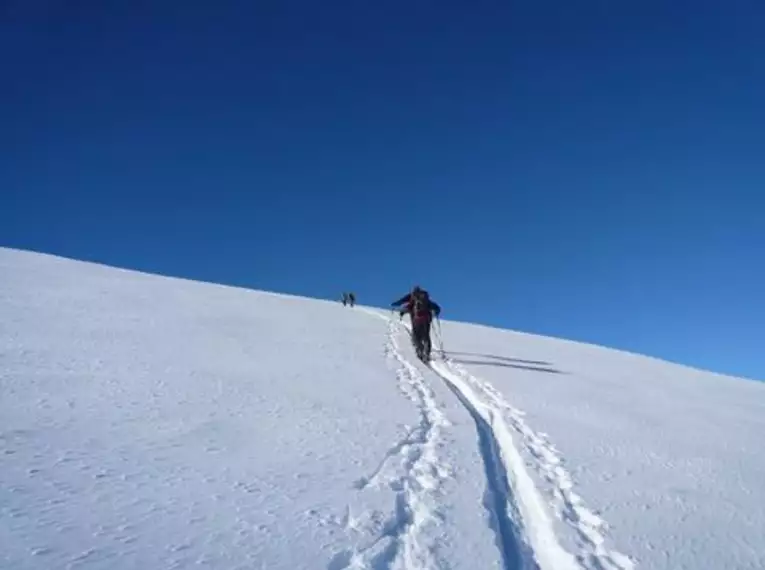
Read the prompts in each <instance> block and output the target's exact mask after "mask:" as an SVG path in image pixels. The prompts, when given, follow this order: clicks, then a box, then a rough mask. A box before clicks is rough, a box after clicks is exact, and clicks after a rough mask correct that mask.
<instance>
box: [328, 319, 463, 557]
mask: <svg viewBox="0 0 765 570" xmlns="http://www.w3.org/2000/svg"><path fill="white" fill-rule="evenodd" d="M385 320H386V321H389V320H388V319H385ZM397 330H398V328H397V326H396V324H395V323H394V322H393V321H389V324H388V333H387V336H386V344H385V352H386V355H387V356H388V358H390V359H391V360H392V361H393V363H394V364H395V368H396V377H397V380H398V387H399V389H400V390H401V392H402V393H403V394H404V395H405V396H406V397H407V398H408V399H409V400H411V401H412V403H413V404H414V405H415V406H416V408H417V411H418V416H419V417H418V422H417V424H416V425H415V426H414V427H411V428H409V429H408V431H407V433H406V434H405V435H404V437H403V438H402V439H401V441H399V442H397V443H396V444H395V445H393V446H392V447H391V448H390V449H389V450H388V452H387V453H386V454H385V456H384V457H383V459H382V461H381V462H380V464H379V465H378V466H377V467H376V468H375V469H374V470H373V472H372V473H370V474H369V475H368V476H366V477H362V478H361V479H359V480H358V481H356V483H355V485H354V486H355V487H356V489H358V490H364V489H367V488H370V487H380V486H384V485H387V486H388V488H390V489H391V490H392V491H393V492H394V493H395V504H394V508H393V513H392V514H391V515H390V517H388V518H387V519H386V520H384V521H382V522H381V523H378V522H376V521H375V520H374V519H376V518H379V517H377V513H373V514H372V516H371V519H372V520H371V525H372V526H373V527H375V526H376V527H378V528H377V532H376V536H373V537H372V539H371V541H367V544H365V545H362V546H358V547H356V548H353V549H350V550H346V551H343V552H340V553H338V554H337V555H335V557H334V558H333V559H332V561H331V562H330V564H329V567H328V569H329V570H342V569H345V568H353V569H356V568H358V569H362V568H368V569H371V570H383V569H388V568H395V569H398V568H400V569H406V570H427V569H430V568H438V567H439V566H440V565H439V562H438V560H437V556H436V547H437V544H435V543H434V542H435V541H433V540H429V536H428V533H427V528H428V526H430V525H431V524H433V523H435V522H437V521H438V520H439V519H440V518H441V516H440V514H439V509H438V504H439V500H438V499H439V491H440V487H441V483H442V482H443V481H444V480H445V479H446V478H447V477H448V476H449V475H450V468H449V465H448V464H446V463H445V462H444V461H443V460H442V459H441V458H439V455H438V449H439V446H440V445H441V441H442V440H441V433H442V430H443V428H445V427H447V426H448V425H449V422H448V420H447V419H446V416H445V415H444V412H443V411H442V409H441V408H440V407H439V405H438V403H437V402H436V399H435V395H434V393H433V390H432V389H431V388H430V386H429V385H428V383H427V382H426V380H425V378H424V377H423V375H422V374H421V373H420V371H419V370H418V369H417V368H416V367H415V366H414V365H413V364H411V363H410V362H409V361H408V360H407V359H406V358H405V357H404V355H403V354H402V352H401V350H400V346H399V341H398V339H397V338H396V336H397V334H396V333H397ZM396 461H397V462H398V464H397V465H394V466H391V465H390V464H391V463H395V462H396ZM391 471H393V472H394V474H393V475H391ZM345 518H346V520H345V523H346V528H350V529H355V528H357V527H358V526H369V524H370V523H369V522H367V523H366V524H365V521H359V520H354V519H353V518H352V517H351V515H350V512H348V513H347V514H346V517H345ZM368 518H369V517H368Z"/></svg>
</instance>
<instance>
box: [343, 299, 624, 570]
mask: <svg viewBox="0 0 765 570" xmlns="http://www.w3.org/2000/svg"><path fill="white" fill-rule="evenodd" d="M368 312H369V313H370V315H372V316H375V317H379V318H381V319H383V320H385V321H386V322H387V323H388V331H387V335H386V347H385V350H386V354H387V355H388V357H389V358H391V359H392V360H393V361H394V363H395V365H396V376H397V379H398V387H399V389H400V390H401V392H402V393H403V394H404V395H405V396H406V397H407V398H408V399H409V400H411V401H412V402H413V403H414V404H415V406H416V407H417V410H418V412H419V422H418V424H417V425H415V426H414V427H412V428H410V429H409V430H408V432H407V433H406V434H405V435H404V437H403V438H402V439H401V441H399V442H398V443H396V444H395V445H394V446H392V447H391V448H390V449H389V450H388V452H387V453H386V454H385V456H384V457H383V459H382V460H381V462H380V464H379V465H378V466H377V467H376V468H375V469H374V470H373V471H372V472H371V473H370V474H369V475H368V476H367V477H363V478H361V479H359V480H358V481H357V482H356V485H355V486H356V488H357V489H359V490H364V489H367V488H369V487H379V486H381V485H384V484H386V483H387V485H388V486H389V487H390V489H392V490H393V491H394V492H395V507H394V512H393V514H392V515H391V516H390V518H388V519H387V520H386V521H385V522H383V523H380V524H376V523H375V521H374V520H373V521H372V526H373V527H377V528H378V531H377V532H376V533H372V534H373V537H372V539H371V540H368V541H367V544H366V545H364V546H360V547H357V548H353V549H349V550H345V551H343V552H340V553H338V554H337V555H336V556H335V557H334V558H333V560H332V562H331V563H330V565H329V567H328V570H344V569H370V570H384V569H402V570H428V569H431V568H440V567H442V566H444V563H443V561H439V560H438V559H437V556H436V548H437V544H435V541H434V539H433V538H432V535H431V536H428V533H427V532H425V531H426V529H427V527H428V525H429V524H431V523H433V522H434V521H438V520H439V518H440V514H439V507H438V499H439V494H440V487H441V483H442V482H443V481H444V479H445V478H446V477H448V476H449V472H450V468H449V466H448V465H447V464H445V463H444V462H443V460H441V459H440V458H439V457H438V453H437V452H438V448H439V446H440V445H441V442H442V438H441V432H442V430H443V429H444V428H445V427H447V426H449V425H450V424H449V422H448V421H447V419H446V417H445V415H444V412H443V410H442V409H441V408H440V407H439V405H438V404H437V402H436V399H435V395H434V393H433V390H432V389H431V387H430V386H429V385H428V383H427V381H426V379H425V377H424V376H423V375H422V373H421V372H420V371H419V370H418V368H417V367H416V366H415V365H413V364H412V363H411V362H409V361H408V360H407V359H406V357H405V356H404V355H403V353H402V352H401V350H400V346H399V341H398V339H397V332H398V331H401V330H406V327H405V326H403V325H400V324H398V323H397V322H395V321H394V320H393V319H389V318H387V317H385V316H384V315H381V314H379V313H375V312H372V311H368ZM430 368H431V370H432V371H433V372H434V373H435V374H437V375H438V376H439V377H440V378H441V380H443V381H444V383H445V384H446V386H447V387H448V388H449V390H450V391H451V392H452V393H453V394H454V395H455V397H456V398H457V400H458V401H459V402H460V404H461V405H462V406H463V407H464V408H465V410H466V411H467V412H468V413H469V414H470V416H471V417H472V419H473V421H474V423H475V427H476V432H477V436H478V451H479V455H480V457H481V461H482V462H483V467H484V474H485V477H486V490H485V493H484V498H483V506H484V508H485V509H486V511H487V518H488V524H489V527H490V528H491V530H492V532H493V533H494V536H495V543H496V545H497V548H498V550H499V552H500V556H501V563H502V570H633V569H634V568H635V564H634V562H633V561H632V560H631V559H630V558H629V557H627V556H625V555H623V554H621V553H619V552H616V551H614V550H610V549H609V548H608V547H607V546H606V530H607V525H606V523H605V521H603V520H602V519H601V518H600V517H599V516H598V515H597V514H595V513H594V512H593V511H591V510H590V509H589V508H588V507H587V506H586V505H585V504H584V501H583V500H582V499H581V497H579V496H578V495H577V494H576V493H575V492H574V488H573V480H572V478H571V476H570V475H569V473H568V472H567V471H566V469H565V468H564V462H563V458H562V456H561V455H560V453H559V452H558V451H557V449H556V448H555V446H554V445H553V444H552V443H551V442H550V441H549V440H548V438H547V436H546V435H545V434H541V433H537V432H534V431H533V430H532V429H531V428H530V427H529V426H528V424H527V423H526V422H525V420H524V414H523V412H521V411H519V410H517V409H516V408H514V407H513V406H511V405H510V404H509V403H508V402H507V401H506V400H505V399H504V397H503V396H502V394H500V393H499V392H498V391H497V390H496V389H494V387H493V386H492V385H491V384H489V383H488V382H486V381H484V380H481V379H480V378H477V377H476V376H473V375H472V374H470V373H469V372H468V371H467V370H466V369H465V368H464V367H462V366H460V365H459V364H456V363H455V362H453V361H451V360H449V359H448V358H444V359H443V360H442V361H436V362H431V364H430ZM516 439H518V441H519V442H520V444H519V445H518V446H516V441H515V440H516ZM520 450H523V451H525V452H526V453H527V454H528V457H530V458H531V459H532V460H531V461H530V464H529V465H527V462H526V460H525V459H524V457H523V456H522V454H521V451H520ZM396 459H398V460H399V461H400V465H399V469H398V471H397V476H396V477H392V478H391V477H390V476H389V472H390V470H391V469H390V463H391V462H393V461H395V460H396ZM529 467H531V468H532V469H535V470H536V472H537V473H539V474H540V475H541V476H542V478H543V479H544V480H545V481H546V482H547V483H548V484H549V485H550V487H551V489H552V493H551V499H550V500H548V501H545V499H544V498H543V495H542V493H541V492H540V490H539V489H538V488H537V486H536V485H535V483H534V480H533V478H532V476H531V474H530V472H529ZM550 506H552V509H553V512H554V514H555V515H556V516H557V517H558V519H560V520H562V521H564V522H565V523H566V524H567V525H569V526H570V527H571V528H572V529H573V531H574V534H575V536H576V543H577V552H576V554H572V553H570V552H568V551H567V550H566V549H564V548H563V546H562V545H561V544H560V543H559V541H558V537H557V535H556V533H555V530H554V526H553V521H552V519H551V517H550V515H549V514H548V509H549V507H550ZM378 514H379V513H373V514H372V516H371V518H372V519H376V518H379V517H377V515H378ZM367 518H369V517H367ZM345 526H346V528H349V529H357V528H358V527H359V526H362V527H364V526H368V524H365V522H364V521H359V520H355V519H353V517H351V515H350V511H348V512H347V513H346V516H345ZM446 566H448V565H446Z"/></svg>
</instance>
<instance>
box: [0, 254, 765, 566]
mask: <svg viewBox="0 0 765 570" xmlns="http://www.w3.org/2000/svg"><path fill="white" fill-rule="evenodd" d="M397 294H400V292H399V291H392V292H391V297H392V298H393V297H395V296H396V295H397ZM445 310H446V311H447V312H448V307H446V308H445ZM0 316H1V317H2V318H1V319H0V521H2V524H0V568H13V569H49V568H71V569H79V568H88V569H107V568H108V569H110V570H112V569H114V570H123V569H128V568H130V569H132V568H137V567H145V568H152V569H165V568H167V569H171V568H179V569H180V568H215V569H224V568H225V569H227V570H228V569H245V568H247V569H260V568H268V569H277V570H281V569H284V570H287V569H290V570H292V569H296V568H322V569H328V570H341V569H344V568H349V569H353V568H369V569H373V570H380V569H385V568H392V569H411V570H419V569H428V568H449V569H453V570H459V569H475V568H481V569H488V568H495V569H502V570H510V569H524V570H525V569H538V570H553V569H554V570H559V569H560V570H567V569H571V570H580V569H593V570H594V569H600V570H628V569H632V568H635V569H637V568H650V569H651V570H676V569H685V568H687V569H691V568H693V569H699V568H737V569H738V568H740V569H749V568H751V569H754V568H758V569H759V568H763V567H765V535H763V533H762V529H763V528H765V485H762V481H763V480H765V459H763V457H762V454H761V453H760V449H761V434H762V433H763V431H764V430H763V428H765V385H763V384H761V383H758V382H753V381H749V380H745V379H737V378H730V377H726V376H721V375H716V374H712V373H708V372H703V371H699V370H694V369H690V368H686V367H683V366H679V365H676V364H670V363H667V362H662V361H659V360H655V359H651V358H647V357H643V356H638V355H634V354H628V353H624V352H619V351H614V350H609V349H605V348H602V347H596V346H591V345H585V344H579V343H574V342H569V341H564V340H557V339H551V338H544V337H538V336H533V335H526V334H521V333H514V332H510V331H502V330H498V329H492V328H488V327H482V326H478V325H469V324H463V323H453V322H444V323H443V335H442V336H441V335H438V334H437V332H438V331H436V336H437V337H439V339H440V340H442V341H443V343H444V348H445V349H446V351H445V353H444V356H443V358H442V357H441V356H440V355H439V356H438V357H437V358H436V359H435V360H434V362H433V363H432V364H431V366H426V365H424V364H422V363H420V362H419V361H417V360H416V359H415V358H414V354H413V351H412V349H411V346H410V344H409V342H408V337H407V335H408V333H407V329H406V326H407V325H406V321H404V322H403V323H402V322H400V321H399V319H398V316H395V317H392V316H391V315H390V314H389V313H387V312H386V311H381V310H376V309H370V308H365V307H356V308H353V309H351V308H344V307H342V305H340V304H339V303H331V302H326V301H317V300H310V299H302V298H296V297H290V296H285V295H277V294H270V293H263V292H257V291H248V290H243V289H236V288H231V287H224V286H219V285H214V284H206V283H198V282H192V281H185V280H179V279H170V278H165V277H159V276H153V275H147V274H142V273H137V272H131V271H126V270H121V269H114V268H109V267H105V266H100V265H95V264H89V263H82V262H77V261H72V260H67V259H62V258H57V257H52V256H47V255H41V254H34V253H29V252H22V251H16V250H10V249H0Z"/></svg>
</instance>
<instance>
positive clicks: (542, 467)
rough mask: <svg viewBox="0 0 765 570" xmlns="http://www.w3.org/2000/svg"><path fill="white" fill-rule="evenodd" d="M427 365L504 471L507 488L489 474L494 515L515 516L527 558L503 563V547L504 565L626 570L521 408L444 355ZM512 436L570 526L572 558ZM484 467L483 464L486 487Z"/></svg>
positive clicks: (625, 560) (487, 458)
mask: <svg viewBox="0 0 765 570" xmlns="http://www.w3.org/2000/svg"><path fill="white" fill-rule="evenodd" d="M431 367H432V369H433V370H434V372H436V373H437V374H438V375H439V376H441V378H442V379H443V380H444V381H445V382H446V383H447V385H448V386H449V387H450V388H451V390H452V391H453V392H454V393H455V395H456V396H457V397H458V398H459V399H460V401H461V402H462V403H463V405H464V406H465V408H466V409H467V410H468V412H470V414H471V415H472V416H473V419H474V420H475V422H476V427H477V429H478V431H479V439H481V440H484V439H485V440H488V441H490V442H491V445H487V446H485V445H483V444H482V445H481V447H482V450H481V451H482V456H483V457H484V462H485V463H486V464H487V465H498V466H500V471H501V470H502V469H504V471H505V473H506V475H507V480H508V482H509V486H508V489H507V491H505V489H503V488H502V486H501V475H502V473H501V472H500V473H499V477H497V476H496V475H495V481H500V482H499V483H494V491H493V493H494V496H495V505H496V509H495V511H497V512H495V513H494V516H495V518H496V519H497V520H499V521H501V520H502V516H510V518H512V516H514V515H519V518H518V520H517V521H516V522H515V523H512V521H511V522H509V523H508V524H511V525H512V524H514V525H515V526H517V527H521V528H520V529H519V532H520V536H525V539H526V540H527V541H528V544H529V547H530V549H531V553H533V560H532V557H529V556H528V552H524V551H523V549H521V550H519V551H517V552H515V554H517V555H518V556H519V557H520V558H519V562H520V564H518V565H516V566H512V565H509V566H508V565H507V562H508V558H509V556H510V554H512V553H511V552H506V551H504V550H503V557H504V558H505V561H506V568H535V567H538V568H540V570H548V569H549V570H552V569H555V570H557V569H562V568H563V569H586V570H632V569H633V568H634V567H635V565H634V562H633V561H632V560H631V559H630V558H629V557H627V556H625V555H623V554H621V553H619V552H616V551H613V550H609V549H608V548H607V547H606V536H605V533H606V523H605V521H603V520H602V519H601V518H600V517H599V516H598V515H596V514H595V513H594V512H592V511H591V510H590V509H589V508H587V506H586V505H585V504H584V501H583V500H582V499H581V497H579V496H578V495H577V494H576V493H575V492H574V490H573V481H572V479H571V476H570V475H569V474H568V472H567V471H566V470H565V468H564V467H563V459H562V457H561V455H560V453H559V452H558V451H557V450H556V448H555V446H554V445H553V444H552V443H551V442H550V441H549V440H548V439H547V437H546V436H545V435H544V434H538V433H536V432H534V431H533V430H532V429H531V428H530V427H529V426H528V424H526V422H525V420H524V418H523V415H524V414H523V412H521V411H519V410H517V409H516V408H514V407H512V406H511V405H510V404H509V403H508V402H507V401H506V400H505V399H504V398H503V396H502V395H501V394H500V393H499V392H498V391H497V390H496V389H494V387H493V386H491V384H489V383H488V382H486V381H483V380H481V379H479V378H477V377H475V376H473V375H471V374H470V373H469V372H468V371H467V370H465V368H464V367H462V366H460V365H458V364H456V363H454V362H451V361H450V360H448V359H445V360H444V361H442V362H434V363H433V364H432V366H431ZM513 434H517V435H518V436H520V441H521V444H522V446H523V448H524V449H525V450H526V451H527V452H528V453H529V454H530V456H531V457H533V458H534V463H535V465H534V467H536V469H537V470H538V472H539V473H541V475H542V476H543V477H544V479H545V480H546V481H547V482H548V483H549V484H550V485H551V486H552V489H553V501H552V506H553V508H554V510H555V514H556V515H557V516H558V518H560V519H561V520H563V521H565V522H566V523H567V524H568V525H570V526H571V527H572V528H573V529H574V531H575V534H576V537H577V543H578V549H579V552H578V553H577V555H576V557H575V558H574V557H573V556H572V555H571V554H570V553H568V552H566V551H565V550H564V549H563V548H562V547H561V546H560V544H558V541H557V538H556V536H555V533H554V530H553V526H552V523H551V521H550V519H549V517H548V515H547V512H546V509H545V505H544V501H543V499H542V496H541V494H540V493H539V491H538V490H537V489H536V487H535V485H534V483H533V480H532V479H531V476H530V475H529V473H528V471H527V469H526V464H525V462H524V460H523V458H522V457H521V455H520V453H519V452H518V450H517V448H516V446H515V443H514V441H513V439H514V438H513ZM484 448H485V449H484ZM489 471H490V470H489V469H488V467H487V478H488V480H489V483H490V485H491V479H492V477H491V475H490V473H489ZM496 499H502V501H499V500H496ZM500 502H506V503H507V505H508V511H509V513H510V515H508V514H507V513H502V512H500V509H499V503H500ZM500 534H502V535H503V536H501V537H499V538H502V539H504V534H503V533H500ZM505 544H507V543H505ZM535 563H536V565H537V566H535Z"/></svg>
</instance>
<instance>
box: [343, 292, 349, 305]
mask: <svg viewBox="0 0 765 570" xmlns="http://www.w3.org/2000/svg"><path fill="white" fill-rule="evenodd" d="M348 302H349V298H348V293H345V292H343V307H346V306H347V305H348Z"/></svg>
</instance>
